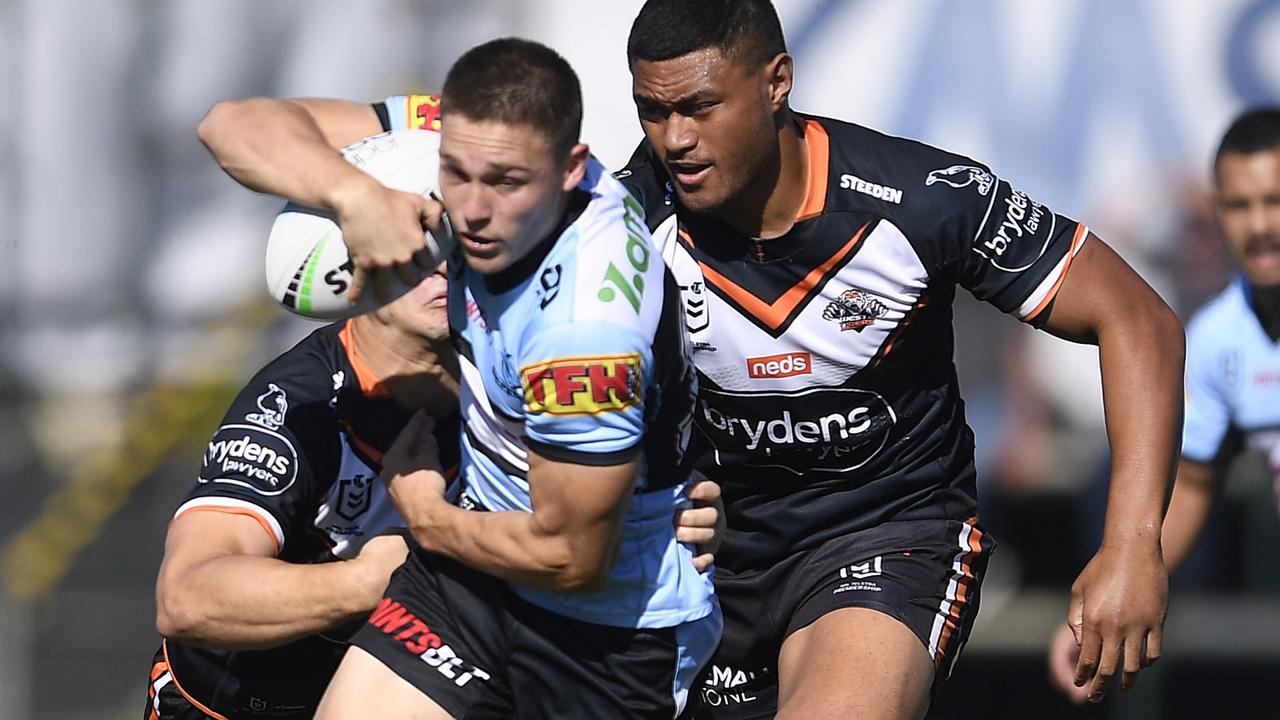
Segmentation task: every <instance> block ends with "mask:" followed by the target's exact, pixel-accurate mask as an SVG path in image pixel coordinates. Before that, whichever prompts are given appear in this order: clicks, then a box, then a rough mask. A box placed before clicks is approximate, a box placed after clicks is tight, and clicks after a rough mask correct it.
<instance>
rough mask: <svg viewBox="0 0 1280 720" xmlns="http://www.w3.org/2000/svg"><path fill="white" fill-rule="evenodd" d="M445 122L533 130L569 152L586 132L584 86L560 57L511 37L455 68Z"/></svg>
mask: <svg viewBox="0 0 1280 720" xmlns="http://www.w3.org/2000/svg"><path fill="white" fill-rule="evenodd" d="M440 111H441V116H442V118H444V117H448V115H449V114H451V113H457V114H459V115H462V116H464V117H466V118H468V119H470V120H477V121H483V120H493V121H497V122H501V123H506V124H509V125H527V126H530V127H533V128H535V129H537V130H540V131H542V132H544V133H546V136H547V138H548V139H549V140H550V141H551V147H552V148H553V149H554V150H555V151H557V152H567V151H568V150H569V148H571V147H573V146H574V144H576V143H577V142H578V136H579V134H580V133H581V132H582V86H581V85H580V84H579V82H578V75H577V74H576V73H574V71H573V68H571V67H569V63H568V62H567V61H566V60H565V59H564V58H563V57H560V55H559V53H557V52H556V51H555V50H552V49H551V48H549V47H547V46H546V45H543V44H541V43H537V42H534V41H532V40H525V39H524V38H517V37H506V38H499V39H498V40H490V41H489V42H487V43H484V44H483V45H477V46H475V47H473V48H471V49H470V50H468V51H467V52H465V53H463V55H462V57H460V58H458V61H457V62H455V63H454V64H453V67H451V68H449V74H448V75H446V76H445V79H444V90H443V92H442V93H441V102H440Z"/></svg>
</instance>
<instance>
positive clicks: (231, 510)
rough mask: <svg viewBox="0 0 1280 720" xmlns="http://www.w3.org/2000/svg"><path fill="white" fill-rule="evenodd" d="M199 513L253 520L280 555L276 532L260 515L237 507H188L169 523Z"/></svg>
mask: <svg viewBox="0 0 1280 720" xmlns="http://www.w3.org/2000/svg"><path fill="white" fill-rule="evenodd" d="M201 511H210V512H220V513H226V514H228V515H244V516H245V517H251V518H253V519H254V520H255V521H256V522H257V523H258V526H259V527H261V528H262V529H263V530H264V531H266V533H267V537H269V538H271V544H272V545H273V546H275V549H276V555H279V554H280V540H279V539H278V538H277V537H276V531H275V530H273V529H271V525H270V524H269V523H268V522H267V521H266V520H264V519H262V516H261V515H259V514H257V513H255V512H253V511H252V510H245V509H244V508H238V507H228V506H226V505H196V506H195V507H189V508H187V509H186V510H183V511H182V512H180V513H178V514H177V515H174V516H173V520H170V521H169V522H170V523H172V522H173V521H174V520H177V519H178V518H180V517H182V516H183V515H186V514H187V513H189V512H201Z"/></svg>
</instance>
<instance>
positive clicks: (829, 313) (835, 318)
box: [822, 288, 889, 332]
mask: <svg viewBox="0 0 1280 720" xmlns="http://www.w3.org/2000/svg"><path fill="white" fill-rule="evenodd" d="M888 312H889V308H888V307H886V306H885V304H884V303H882V302H880V301H879V300H877V299H876V298H875V296H874V295H872V294H871V293H867V292H863V291H861V290H857V289H852V288H851V289H849V290H845V291H844V292H842V293H840V297H838V298H836V299H835V300H832V301H831V302H829V303H827V307H826V308H825V309H824V310H823V311H822V319H823V320H830V321H831V322H836V323H840V332H844V331H846V330H854V331H856V332H862V329H863V328H865V327H866V326H868V325H870V324H871V323H873V322H875V321H876V318H880V317H884V316H885V314H886V313H888Z"/></svg>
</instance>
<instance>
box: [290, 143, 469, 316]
mask: <svg viewBox="0 0 1280 720" xmlns="http://www.w3.org/2000/svg"><path fill="white" fill-rule="evenodd" d="M439 151H440V134H439V133H437V132H433V131H430V130H397V131H393V132H386V133H382V134H380V135H374V136H372V137H368V138H365V139H364V140H361V141H360V142H357V143H355V144H353V145H349V146H348V147H345V148H343V150H342V155H343V157H345V158H346V159H347V161H348V162H350V163H351V164H352V165H355V166H356V167H358V168H360V169H361V170H363V171H365V172H367V173H369V174H370V175H372V176H373V177H374V178H377V180H378V181H379V182H381V183H382V184H383V185H386V186H387V187H389V188H392V189H395V190H402V191H404V192H411V193H416V194H419V195H423V196H426V195H430V194H432V193H434V192H435V191H436V189H437V187H438V174H439V168H440V154H439ZM441 235H442V236H443V237H436V236H435V235H434V234H433V233H430V232H426V233H425V238H424V239H425V245H426V247H427V249H428V250H430V252H431V256H432V257H434V258H445V257H448V254H449V253H450V252H451V251H452V250H453V246H454V244H456V240H455V239H454V236H453V233H452V232H450V231H449V228H448V226H447V221H446V227H445V229H444V232H442V233H441ZM354 270H355V266H354V264H352V262H351V256H350V255H349V254H348V253H347V246H346V243H345V242H344V241H343V239H342V228H341V227H339V226H338V222H337V218H336V216H335V215H334V214H333V213H332V212H331V211H328V210H320V209H317V208H310V207H305V206H303V205H298V204H296V203H292V202H290V203H288V204H287V205H285V206H284V209H283V210H281V211H280V213H279V214H278V215H276V220H275V224H274V225H273V226H272V227H271V234H270V236H269V237H268V238H267V288H268V290H270V292H271V296H272V297H274V298H275V299H276V302H278V303H280V304H281V305H283V306H284V307H285V308H286V309H287V310H289V311H290V312H294V313H297V314H298V315H302V316H305V317H309V318H315V319H318V320H337V319H340V318H346V317H352V316H354V315H359V314H361V313H366V312H369V311H371V310H376V309H377V308H378V307H379V305H380V303H379V302H378V301H377V299H375V298H374V293H373V292H372V290H371V289H366V290H365V292H364V294H363V296H362V297H361V298H360V301H359V302H358V303H356V304H355V305H351V304H350V303H348V302H347V290H348V289H349V288H350V287H351V280H352V276H353V271H354ZM418 274H419V277H422V276H425V273H421V272H419V273H418ZM388 285H389V288H390V293H389V295H390V297H389V298H388V302H390V301H391V300H394V299H396V298H398V297H400V296H401V295H403V294H404V293H406V292H408V291H409V290H410V289H411V286H408V285H405V284H404V283H403V282H401V281H400V280H399V279H398V278H396V277H394V276H393V277H392V278H391V279H390V282H389V283H388Z"/></svg>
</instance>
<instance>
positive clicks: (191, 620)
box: [156, 582, 200, 642]
mask: <svg viewBox="0 0 1280 720" xmlns="http://www.w3.org/2000/svg"><path fill="white" fill-rule="evenodd" d="M199 625H200V621H199V609H198V607H197V603H196V602H194V601H193V599H192V598H189V597H184V596H183V593H181V592H178V591H174V590H171V589H169V588H167V587H166V585H165V584H164V583H163V582H162V583H161V584H160V585H158V586H157V587H156V632H158V633H160V635H161V637H166V638H169V639H171V640H178V641H181V642H191V641H193V640H196V639H197V630H198V628H199Z"/></svg>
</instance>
